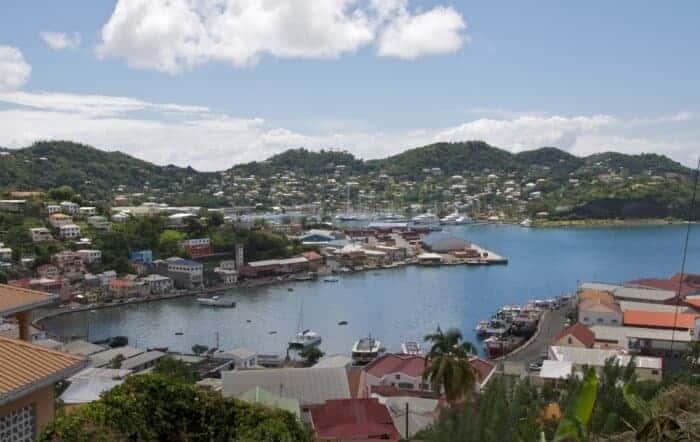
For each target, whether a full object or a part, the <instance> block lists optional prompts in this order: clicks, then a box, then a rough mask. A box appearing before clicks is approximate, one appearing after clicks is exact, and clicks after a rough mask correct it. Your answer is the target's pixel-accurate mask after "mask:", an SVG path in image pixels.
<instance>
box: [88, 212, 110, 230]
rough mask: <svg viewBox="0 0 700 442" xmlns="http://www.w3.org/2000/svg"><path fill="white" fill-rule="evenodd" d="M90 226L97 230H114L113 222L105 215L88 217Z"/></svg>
mask: <svg viewBox="0 0 700 442" xmlns="http://www.w3.org/2000/svg"><path fill="white" fill-rule="evenodd" d="M87 223H88V226H90V227H91V228H93V229H95V230H102V231H106V232H109V231H110V230H112V223H111V222H110V221H109V220H108V219H107V218H105V217H104V216H100V215H94V216H89V217H88V218H87Z"/></svg>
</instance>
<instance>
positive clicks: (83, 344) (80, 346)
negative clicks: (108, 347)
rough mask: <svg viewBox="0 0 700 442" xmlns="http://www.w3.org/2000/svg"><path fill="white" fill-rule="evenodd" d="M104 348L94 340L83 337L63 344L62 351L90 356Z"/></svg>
mask: <svg viewBox="0 0 700 442" xmlns="http://www.w3.org/2000/svg"><path fill="white" fill-rule="evenodd" d="M104 350H105V348H104V347H102V346H100V345H97V344H93V343H92V342H87V341H83V340H82V339H78V340H75V341H70V342H68V343H66V344H63V346H62V347H61V351H64V352H66V353H70V354H72V355H78V356H90V355H92V354H95V353H99V352H101V351H104Z"/></svg>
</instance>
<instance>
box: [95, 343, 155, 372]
mask: <svg viewBox="0 0 700 442" xmlns="http://www.w3.org/2000/svg"><path fill="white" fill-rule="evenodd" d="M143 352H144V351H143V350H140V349H138V348H134V347H130V346H128V345H125V346H124V347H116V348H110V349H107V350H104V351H101V352H98V353H93V354H91V355H90V358H89V359H90V366H91V367H98V368H100V367H105V366H106V365H109V363H110V362H112V361H113V360H114V358H116V357H117V356H118V355H121V356H122V357H123V358H124V360H126V359H129V358H131V357H134V356H136V355H140V354H141V353H143Z"/></svg>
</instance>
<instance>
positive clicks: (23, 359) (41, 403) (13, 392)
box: [0, 337, 86, 442]
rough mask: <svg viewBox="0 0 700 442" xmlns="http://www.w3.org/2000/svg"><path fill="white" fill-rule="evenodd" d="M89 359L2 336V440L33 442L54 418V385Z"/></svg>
mask: <svg viewBox="0 0 700 442" xmlns="http://www.w3.org/2000/svg"><path fill="white" fill-rule="evenodd" d="M85 365H86V361H85V359H83V358H81V357H78V356H73V355H70V354H67V353H61V352H58V351H54V350H49V349H46V348H43V347H40V346H37V345H32V344H29V343H27V342H23V341H19V340H16V339H7V338H4V337H0V440H1V441H12V442H31V441H33V440H35V439H36V437H37V435H38V434H39V432H40V431H41V429H42V428H43V427H44V426H45V425H46V424H48V423H49V422H51V421H52V420H53V418H54V412H55V411H54V385H55V384H56V383H57V382H58V381H61V380H63V379H66V378H67V377H69V376H71V375H72V374H74V373H76V372H78V371H79V370H81V369H82V368H83V367H85Z"/></svg>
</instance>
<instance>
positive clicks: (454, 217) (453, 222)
mask: <svg viewBox="0 0 700 442" xmlns="http://www.w3.org/2000/svg"><path fill="white" fill-rule="evenodd" d="M469 221H471V220H470V219H469V217H466V216H464V215H460V214H459V212H457V211H454V212H453V213H450V214H449V215H447V216H445V217H443V218H440V224H443V225H448V226H458V225H462V224H467V223H468V222H469Z"/></svg>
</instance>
